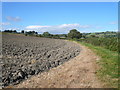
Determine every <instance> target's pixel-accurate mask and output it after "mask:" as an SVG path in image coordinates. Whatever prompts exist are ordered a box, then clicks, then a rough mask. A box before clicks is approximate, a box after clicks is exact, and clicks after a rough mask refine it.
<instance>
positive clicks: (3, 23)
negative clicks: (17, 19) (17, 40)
mask: <svg viewBox="0 0 120 90" xmlns="http://www.w3.org/2000/svg"><path fill="white" fill-rule="evenodd" d="M0 25H11V24H10V23H9V22H2V23H0Z"/></svg>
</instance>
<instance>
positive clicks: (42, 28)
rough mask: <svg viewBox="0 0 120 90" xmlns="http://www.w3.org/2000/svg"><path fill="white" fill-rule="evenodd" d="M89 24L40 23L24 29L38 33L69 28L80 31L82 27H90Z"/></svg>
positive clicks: (63, 31)
mask: <svg viewBox="0 0 120 90" xmlns="http://www.w3.org/2000/svg"><path fill="white" fill-rule="evenodd" d="M90 27H91V26H90V25H80V24H78V23H74V24H62V25H56V26H40V25H31V26H27V27H26V29H25V31H31V30H34V31H37V32H39V33H43V32H46V31H48V32H50V33H53V34H55V33H68V32H69V30H71V29H77V30H80V32H81V31H82V30H83V29H88V28H90Z"/></svg>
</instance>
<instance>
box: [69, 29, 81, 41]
mask: <svg viewBox="0 0 120 90" xmlns="http://www.w3.org/2000/svg"><path fill="white" fill-rule="evenodd" d="M81 37H82V34H81V33H80V32H79V31H77V30H76V29H72V30H70V32H69V33H68V38H72V39H73V38H77V39H79V38H81Z"/></svg>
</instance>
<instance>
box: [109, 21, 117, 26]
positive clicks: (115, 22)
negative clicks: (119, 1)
mask: <svg viewBox="0 0 120 90" xmlns="http://www.w3.org/2000/svg"><path fill="white" fill-rule="evenodd" d="M109 24H111V25H115V24H118V22H117V21H113V22H110V23H109Z"/></svg>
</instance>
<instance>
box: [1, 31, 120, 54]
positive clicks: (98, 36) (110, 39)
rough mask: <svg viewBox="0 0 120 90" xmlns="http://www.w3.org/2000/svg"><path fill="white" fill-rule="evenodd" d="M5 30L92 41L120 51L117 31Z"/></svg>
mask: <svg viewBox="0 0 120 90" xmlns="http://www.w3.org/2000/svg"><path fill="white" fill-rule="evenodd" d="M3 32H8V33H21V34H24V35H25V36H37V37H45V38H54V39H72V40H77V41H80V42H85V43H90V44H92V45H95V46H101V47H104V48H106V49H109V50H111V51H117V52H119V53H120V50H119V48H118V47H119V46H118V45H120V42H118V36H119V35H118V33H117V32H108V31H107V32H99V33H98V32H97V33H80V32H79V31H78V30H76V29H72V30H70V31H69V33H68V34H50V33H49V32H44V33H43V34H38V33H37V32H35V31H27V32H26V31H24V30H22V31H21V32H17V31H16V30H5V31H3Z"/></svg>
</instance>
